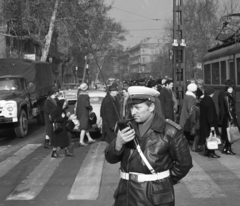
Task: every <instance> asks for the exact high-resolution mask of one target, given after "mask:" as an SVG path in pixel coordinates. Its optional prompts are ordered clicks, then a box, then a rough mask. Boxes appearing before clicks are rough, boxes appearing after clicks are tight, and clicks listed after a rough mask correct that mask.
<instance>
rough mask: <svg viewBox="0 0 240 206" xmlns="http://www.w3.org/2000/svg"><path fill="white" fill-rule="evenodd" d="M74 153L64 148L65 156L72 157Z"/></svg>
mask: <svg viewBox="0 0 240 206" xmlns="http://www.w3.org/2000/svg"><path fill="white" fill-rule="evenodd" d="M73 156H74V155H73V154H72V153H70V152H69V151H68V150H67V149H65V157H73Z"/></svg>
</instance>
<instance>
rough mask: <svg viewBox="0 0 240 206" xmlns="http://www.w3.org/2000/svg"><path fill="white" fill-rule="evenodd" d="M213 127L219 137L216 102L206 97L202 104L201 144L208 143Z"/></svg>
mask: <svg viewBox="0 0 240 206" xmlns="http://www.w3.org/2000/svg"><path fill="white" fill-rule="evenodd" d="M211 127H214V128H215V131H216V135H219V131H218V116H217V112H216V107H215V104H214V101H213V99H212V98H211V97H210V96H208V95H205V96H204V97H203V99H202V100H201V102H200V144H204V143H205V142H206V138H208V137H209V134H210V130H211Z"/></svg>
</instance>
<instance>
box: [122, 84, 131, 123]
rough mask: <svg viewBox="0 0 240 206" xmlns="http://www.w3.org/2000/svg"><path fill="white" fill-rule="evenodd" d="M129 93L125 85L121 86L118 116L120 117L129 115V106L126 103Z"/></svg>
mask: <svg viewBox="0 0 240 206" xmlns="http://www.w3.org/2000/svg"><path fill="white" fill-rule="evenodd" d="M128 97H129V94H128V91H127V88H126V87H123V88H122V98H121V105H120V116H121V119H126V118H128V116H129V108H128V105H127V100H128Z"/></svg>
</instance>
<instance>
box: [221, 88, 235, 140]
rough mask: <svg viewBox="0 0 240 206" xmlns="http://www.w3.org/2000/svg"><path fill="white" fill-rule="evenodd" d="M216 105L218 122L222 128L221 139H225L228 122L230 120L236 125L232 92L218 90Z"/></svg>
mask: <svg viewBox="0 0 240 206" xmlns="http://www.w3.org/2000/svg"><path fill="white" fill-rule="evenodd" d="M218 106H219V124H220V125H221V128H222V130H221V131H222V135H221V136H222V140H224V141H227V139H228V138H227V128H228V127H229V123H230V122H232V123H233V124H234V125H236V126H238V122H237V115H236V108H235V97H234V96H233V95H232V94H229V93H226V92H225V91H224V90H222V91H220V92H219V95H218Z"/></svg>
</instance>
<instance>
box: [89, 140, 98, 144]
mask: <svg viewBox="0 0 240 206" xmlns="http://www.w3.org/2000/svg"><path fill="white" fill-rule="evenodd" d="M94 142H96V140H95V139H91V140H88V144H92V143H94Z"/></svg>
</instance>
